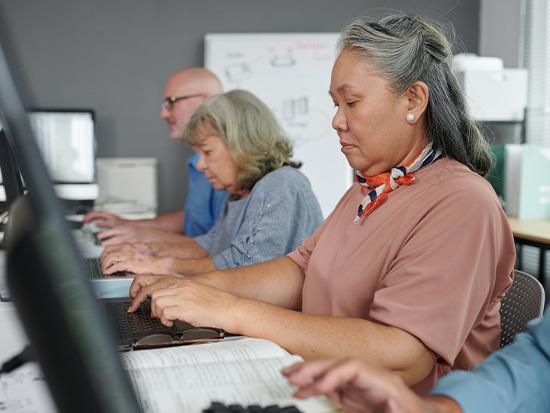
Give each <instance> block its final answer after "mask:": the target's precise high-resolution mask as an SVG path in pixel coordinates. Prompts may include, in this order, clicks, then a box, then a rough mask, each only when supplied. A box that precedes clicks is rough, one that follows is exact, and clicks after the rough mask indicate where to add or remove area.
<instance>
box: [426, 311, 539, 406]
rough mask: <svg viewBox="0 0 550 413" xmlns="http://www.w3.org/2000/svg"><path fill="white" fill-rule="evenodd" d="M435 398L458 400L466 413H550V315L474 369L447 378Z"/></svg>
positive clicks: (458, 372) (452, 374) (440, 384)
mask: <svg viewBox="0 0 550 413" xmlns="http://www.w3.org/2000/svg"><path fill="white" fill-rule="evenodd" d="M432 395H441V396H447V397H450V398H452V399H454V400H455V401H456V402H457V403H458V404H459V405H460V407H461V408H462V410H463V411H464V413H474V412H480V413H486V412H526V413H543V412H544V413H547V412H550V315H548V314H547V315H546V316H545V317H544V318H543V319H539V320H536V321H534V322H533V323H532V324H531V327H530V331H529V333H523V334H519V335H518V336H517V337H516V340H515V341H514V342H513V343H512V344H510V345H508V346H506V347H504V348H503V349H502V350H500V351H498V352H496V353H493V354H492V355H491V356H489V357H488V358H487V359H486V360H485V361H484V362H482V363H480V364H479V365H478V366H477V367H476V368H474V369H473V370H471V371H468V372H466V371H455V372H452V373H450V374H449V375H447V376H446V377H443V378H442V379H441V380H440V381H439V382H437V384H436V385H435V387H434V388H433V390H432Z"/></svg>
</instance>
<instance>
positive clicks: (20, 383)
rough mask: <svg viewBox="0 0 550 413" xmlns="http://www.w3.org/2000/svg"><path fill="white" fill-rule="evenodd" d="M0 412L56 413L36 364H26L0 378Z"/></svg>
mask: <svg viewBox="0 0 550 413" xmlns="http://www.w3.org/2000/svg"><path fill="white" fill-rule="evenodd" d="M0 412H10V413H56V412H57V409H56V407H55V404H54V401H53V399H52V397H51V395H50V392H49V389H48V387H47V385H46V381H45V379H44V376H43V374H42V372H41V370H40V368H39V367H38V364H36V363H28V364H25V365H24V366H22V367H20V368H19V369H17V370H15V371H14V372H13V373H9V374H3V375H1V376H0Z"/></svg>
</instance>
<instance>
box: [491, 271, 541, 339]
mask: <svg viewBox="0 0 550 413" xmlns="http://www.w3.org/2000/svg"><path fill="white" fill-rule="evenodd" d="M543 310H544V288H543V287H542V284H541V283H540V282H539V281H538V280H537V279H536V278H535V277H533V276H532V275H530V274H527V273H526V272H523V271H518V270H515V271H514V282H513V283H512V286H511V287H510V289H509V290H508V291H507V292H506V294H505V295H504V298H503V299H502V303H501V305H500V325H501V326H500V346H501V347H504V346H505V345H507V344H510V343H511V342H512V341H513V340H514V337H515V335H516V334H518V333H521V332H522V331H525V330H526V329H527V323H528V322H529V321H530V320H533V319H534V318H537V317H540V316H541V315H542V312H543Z"/></svg>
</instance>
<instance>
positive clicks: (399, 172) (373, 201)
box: [353, 142, 441, 224]
mask: <svg viewBox="0 0 550 413" xmlns="http://www.w3.org/2000/svg"><path fill="white" fill-rule="evenodd" d="M440 156H441V151H439V150H438V151H434V150H433V149H432V144H431V142H430V143H429V144H428V146H426V147H425V148H424V150H423V151H422V153H421V154H420V155H419V156H418V158H416V159H415V160H414V161H412V163H411V164H410V165H408V166H398V167H396V168H392V169H391V171H390V172H383V173H381V174H378V175H375V176H366V177H365V176H362V175H361V174H360V173H359V171H355V178H356V180H357V183H358V184H359V185H361V186H364V187H365V188H368V189H370V191H369V193H368V194H367V196H365V197H364V198H363V200H362V201H361V203H360V204H359V208H357V215H355V218H354V219H353V223H354V224H357V223H358V222H359V220H360V219H361V218H362V217H366V216H367V215H369V214H370V213H371V212H372V211H374V210H375V209H376V208H378V207H379V206H380V205H382V204H383V203H384V201H385V200H386V199H387V198H388V194H389V193H390V192H391V191H395V190H396V189H397V188H399V186H401V185H410V184H412V183H414V180H415V178H414V175H413V172H415V171H418V170H419V169H420V168H423V167H424V166H427V165H429V164H431V163H433V162H435V160H436V159H437V158H439V157H440Z"/></svg>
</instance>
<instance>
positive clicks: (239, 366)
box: [122, 337, 334, 413]
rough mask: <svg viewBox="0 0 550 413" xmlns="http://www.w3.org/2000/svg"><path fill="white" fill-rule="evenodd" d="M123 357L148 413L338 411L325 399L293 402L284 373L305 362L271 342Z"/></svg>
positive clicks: (239, 341)
mask: <svg viewBox="0 0 550 413" xmlns="http://www.w3.org/2000/svg"><path fill="white" fill-rule="evenodd" d="M122 357H123V362H124V363H125V365H126V369H127V371H128V374H129V376H130V378H131V380H132V383H133V385H134V387H135V390H136V393H137V395H138V398H139V400H140V403H141V405H142V408H143V411H144V412H146V413H161V412H162V413H172V412H174V413H175V412H201V411H202V410H203V409H205V408H207V407H208V406H209V405H210V403H211V402H212V401H220V402H223V403H226V404H231V403H239V404H243V405H250V404H259V405H261V406H267V405H271V404H278V405H280V406H288V405H295V406H297V407H298V408H299V409H301V410H302V411H303V412H312V413H314V412H319V413H321V412H330V411H333V410H334V407H333V406H332V405H331V404H330V403H329V402H328V401H327V400H326V399H324V398H312V399H308V400H305V401H304V400H297V399H293V398H292V393H293V388H292V386H290V385H289V384H288V382H287V381H286V379H285V378H284V377H283V376H282V375H281V369H282V368H283V367H286V366H288V365H290V364H293V363H295V362H297V361H300V360H301V358H300V357H298V356H292V355H290V354H289V353H288V352H286V351H285V350H284V349H282V348H281V347H279V346H278V345H276V344H275V343H272V342H270V341H266V340H260V339H254V338H244V337H242V338H241V337H239V338H231V339H226V340H224V341H221V342H216V343H208V344H201V345H191V346H182V347H171V348H163V349H156V350H143V351H134V352H130V353H125V354H123V355H122Z"/></svg>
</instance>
